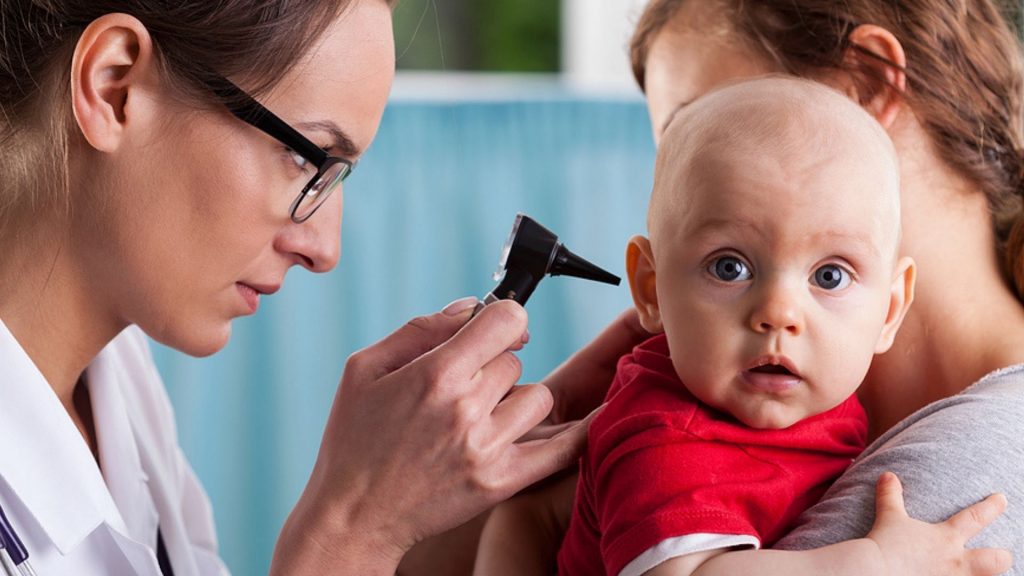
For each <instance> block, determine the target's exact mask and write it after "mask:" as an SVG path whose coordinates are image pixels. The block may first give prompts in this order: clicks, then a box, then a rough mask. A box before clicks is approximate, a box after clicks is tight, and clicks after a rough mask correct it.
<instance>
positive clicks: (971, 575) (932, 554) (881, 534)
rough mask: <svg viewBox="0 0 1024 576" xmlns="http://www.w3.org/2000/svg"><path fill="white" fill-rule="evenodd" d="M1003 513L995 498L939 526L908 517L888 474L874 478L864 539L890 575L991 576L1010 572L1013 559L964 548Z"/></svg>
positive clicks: (1007, 554) (892, 476)
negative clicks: (870, 522)
mask: <svg viewBox="0 0 1024 576" xmlns="http://www.w3.org/2000/svg"><path fill="white" fill-rule="evenodd" d="M1005 509H1006V497H1005V496H1003V495H1002V494H993V495H991V496H989V497H988V498H986V499H984V500H982V501H981V502H978V503H977V504H974V505H971V506H968V507H967V508H964V509H963V510H961V511H960V512H958V513H956V514H954V515H953V516H952V517H951V518H949V519H948V520H946V521H945V522H942V523H940V524H929V523H927V522H922V521H920V520H915V519H913V518H911V517H910V516H908V515H907V511H906V509H905V508H904V507H903V485H902V484H900V481H899V479H898V478H896V475H895V474H893V473H891V472H886V473H885V474H882V476H881V477H880V478H879V479H878V489H877V493H876V497H875V525H874V527H872V528H871V532H870V533H869V534H868V538H869V539H871V540H872V541H874V542H875V544H877V545H878V548H879V549H880V550H881V552H882V557H883V558H884V559H885V563H886V566H887V568H888V571H889V574H892V575H896V574H921V575H922V576H930V575H936V576H937V575H943V576H945V575H957V574H964V575H968V576H994V575H996V574H1002V573H1003V572H1006V571H1007V570H1009V569H1010V566H1011V565H1012V564H1013V556H1012V555H1011V554H1010V552H1009V551H1007V550H1003V549H1000V548H977V549H972V548H965V547H964V544H966V543H967V541H968V540H970V539H971V538H973V537H974V535H976V534H977V533H978V532H981V530H982V529H983V528H985V527H986V526H988V525H989V524H991V523H992V521H993V520H995V519H996V518H998V517H999V515H1000V514H1002V513H1003V511H1004V510H1005Z"/></svg>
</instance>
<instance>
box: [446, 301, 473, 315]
mask: <svg viewBox="0 0 1024 576" xmlns="http://www.w3.org/2000/svg"><path fill="white" fill-rule="evenodd" d="M476 303H477V299H476V297H475V296H466V297H465V298H459V299H458V300H456V301H454V302H452V303H451V304H449V305H447V306H445V307H444V309H443V310H441V312H442V313H443V314H444V315H445V316H458V315H460V314H462V313H464V312H466V311H468V310H472V309H473V308H476Z"/></svg>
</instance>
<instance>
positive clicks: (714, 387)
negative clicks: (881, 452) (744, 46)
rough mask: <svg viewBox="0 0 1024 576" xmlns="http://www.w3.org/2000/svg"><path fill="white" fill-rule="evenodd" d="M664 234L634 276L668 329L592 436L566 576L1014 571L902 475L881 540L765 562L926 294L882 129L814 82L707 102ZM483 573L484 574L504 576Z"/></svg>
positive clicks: (645, 319) (631, 368)
mask: <svg viewBox="0 0 1024 576" xmlns="http://www.w3.org/2000/svg"><path fill="white" fill-rule="evenodd" d="M647 224H648V231H649V237H648V238H645V237H635V238H633V239H632V240H631V241H630V243H629V246H628V249H627V253H626V268H627V274H628V277H629V281H630V288H631V290H632V294H633V300H634V302H635V305H636V308H637V310H638V311H639V315H640V319H641V322H642V324H643V326H644V328H646V329H647V330H648V331H649V332H651V333H655V334H657V336H655V337H653V338H651V339H650V340H648V341H647V342H645V343H644V344H641V345H640V346H638V347H637V348H636V349H635V350H634V351H633V353H632V354H630V355H628V356H626V357H624V358H623V359H622V360H621V361H620V363H619V366H618V372H617V375H616V379H615V381H614V382H613V383H612V386H611V389H610V390H609V392H608V403H607V406H606V407H605V409H604V410H603V412H602V413H601V414H599V415H598V416H597V417H596V419H595V420H594V421H593V423H592V424H591V426H590V431H589V445H588V447H587V450H586V453H585V455H584V457H583V458H582V460H581V465H580V478H579V483H578V486H577V492H576V501H575V504H574V511H573V516H572V519H571V521H570V523H569V530H568V533H567V535H566V538H565V541H564V542H563V544H562V549H561V551H560V553H559V557H558V572H559V574H560V575H562V576H573V575H586V576H594V575H599V574H609V575H616V574H617V575H620V576H636V575H640V574H672V575H675V576H678V575H687V574H722V575H727V574H728V575H732V574H776V573H778V574H781V575H785V576H795V575H798V574H821V573H824V572H825V568H826V567H827V569H828V571H829V573H832V574H851V575H852V574H873V575H874V574H892V575H893V576H895V575H902V574H910V573H919V574H924V573H942V574H994V573H996V572H998V568H999V567H997V566H994V565H992V566H988V567H984V568H983V567H980V566H979V565H978V563H976V562H971V561H970V555H971V554H972V553H973V552H972V551H969V550H966V549H964V548H963V543H964V541H965V540H966V538H967V537H970V536H972V535H973V532H971V531H970V530H965V531H964V532H969V533H967V534H966V535H965V537H964V538H963V539H960V540H957V539H956V538H948V537H945V536H946V535H948V533H950V531H951V530H955V529H957V528H959V527H960V526H961V524H962V522H961V520H962V518H958V517H960V516H962V515H963V514H964V513H963V512H962V513H961V514H958V515H957V516H955V517H954V518H953V519H951V520H949V521H947V522H946V523H944V524H938V525H931V524H926V523H923V522H918V521H915V520H912V519H910V518H909V517H907V516H906V513H905V512H903V509H902V499H901V492H900V491H899V488H898V486H899V484H898V480H896V479H895V477H893V476H892V475H886V476H883V478H882V479H881V480H880V482H879V486H880V492H879V494H880V496H879V502H878V516H877V518H876V525H875V529H874V530H873V531H872V533H871V534H869V535H868V538H863V539H859V540H852V541H848V542H842V543H839V544H836V545H833V546H829V547H825V548H821V549H818V550H812V551H807V552H777V551H761V550H758V549H759V548H761V547H767V546H770V545H771V544H773V543H774V542H775V541H776V540H777V539H778V538H780V537H781V536H782V535H784V534H785V533H786V532H787V531H788V530H790V529H791V528H792V527H793V524H794V522H795V520H796V518H797V516H798V515H799V514H800V513H801V512H802V511H803V510H804V509H806V508H807V507H809V506H810V505H812V504H814V503H815V502H816V501H817V500H818V499H819V498H820V496H821V495H822V493H823V492H824V490H825V489H826V488H827V487H828V486H829V485H830V484H831V483H832V481H833V480H835V479H836V477H838V476H839V475H840V474H841V473H842V472H843V470H844V469H845V468H846V467H847V466H848V465H849V464H850V462H851V460H852V459H853V458H854V457H855V456H856V455H857V454H858V453H860V451H861V450H862V449H863V448H864V444H865V439H866V429H867V424H866V417H865V414H864V411H863V409H862V407H861V406H860V404H859V403H858V401H857V399H856V396H854V392H855V390H856V389H857V387H858V385H859V384H860V382H861V381H862V380H863V378H864V376H865V374H866V373H867V370H868V366H869V365H870V363H871V359H872V357H873V355H874V354H880V353H883V352H885V351H886V350H888V349H889V347H890V346H891V345H892V342H893V338H894V337H895V335H896V332H897V330H898V329H899V326H900V323H901V322H902V320H903V317H904V315H905V314H906V312H907V309H908V308H909V306H910V303H911V300H912V299H913V291H914V274H915V269H914V263H913V262H912V261H911V260H910V259H909V258H906V257H900V256H899V253H898V248H899V239H900V206H899V169H898V166H897V161H896V157H895V152H894V150H893V147H892V143H891V142H890V141H889V139H888V136H887V135H886V134H885V132H884V131H883V130H882V128H881V127H880V126H879V125H878V123H877V122H875V121H874V119H872V118H871V117H870V116H869V115H868V114H867V113H866V112H865V111H864V110H863V109H861V108H860V107H859V106H857V105H856V104H854V103H853V102H852V101H851V100H850V99H848V98H846V97H845V96H844V95H842V94H840V93H838V92H835V91H833V90H831V89H829V88H826V87H824V86H823V85H821V84H818V83H814V82H809V81H803V80H797V79H784V78H763V79H758V80H754V81H749V82H744V83H741V84H735V85H732V86H728V87H726V88H723V89H720V90H717V91H715V92H712V93H709V94H708V95H706V96H704V97H702V98H700V99H698V100H697V101H695V102H693V103H691V104H689V105H687V106H685V107H684V108H683V109H682V110H681V111H679V112H678V113H677V116H676V118H675V119H674V120H673V121H672V123H671V125H670V126H669V128H668V130H667V131H666V132H665V134H664V137H663V141H662V144H661V147H660V149H659V151H658V159H657V165H656V168H655V178H654V190H653V194H652V197H651V201H650V208H649V213H648V223H647ZM990 504H991V503H990ZM976 506H979V505H976ZM998 508H999V504H996V505H995V506H990V508H989V509H990V510H998ZM968 510H970V509H968ZM990 515H991V514H990ZM991 519H992V518H990V517H986V519H985V520H984V521H983V522H981V523H980V524H981V525H983V524H987V522H990V521H991ZM958 522H960V524H957V523H958ZM981 525H979V526H976V527H973V528H971V530H973V531H975V532H976V531H977V530H980V528H981ZM498 534H500V527H499V528H497V529H496V528H495V527H494V526H491V525H489V526H488V527H487V530H486V531H485V533H484V538H485V541H486V540H487V539H493V538H495V537H496V535H498ZM486 561H487V560H486V559H484V560H483V561H481V560H479V559H478V564H477V568H478V570H477V573H479V574H488V575H491V574H499V573H501V572H502V570H500V569H495V568H494V566H493V565H492V566H490V567H488V566H486ZM992 570H995V571H992Z"/></svg>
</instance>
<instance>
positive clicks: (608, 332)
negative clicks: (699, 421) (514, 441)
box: [399, 308, 651, 576]
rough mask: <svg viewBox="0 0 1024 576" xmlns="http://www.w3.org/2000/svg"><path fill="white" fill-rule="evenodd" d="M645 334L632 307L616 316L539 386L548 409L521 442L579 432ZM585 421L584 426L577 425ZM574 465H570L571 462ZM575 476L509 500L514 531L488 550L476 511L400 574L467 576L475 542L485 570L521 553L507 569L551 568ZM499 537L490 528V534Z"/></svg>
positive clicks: (411, 557) (422, 547)
mask: <svg viewBox="0 0 1024 576" xmlns="http://www.w3.org/2000/svg"><path fill="white" fill-rule="evenodd" d="M650 337H651V334H650V333H648V332H647V331H646V330H644V329H643V327H641V326H640V320H639V318H638V316H637V313H636V310H634V309H633V308H630V309H629V310H627V311H625V312H623V313H622V314H620V315H619V316H618V317H617V318H616V319H615V320H613V321H612V322H611V323H610V324H609V325H608V326H607V327H606V328H605V329H604V330H603V331H602V332H601V333H600V334H598V336H597V337H596V338H594V340H593V341H591V342H590V343H589V344H587V345H586V346H584V347H583V348H581V349H580V350H579V351H577V352H576V353H575V354H573V355H572V356H571V357H570V358H569V359H568V360H566V361H565V362H564V363H563V364H562V365H561V366H559V367H558V368H556V369H555V370H554V371H553V372H551V374H550V375H548V376H547V377H546V378H544V380H542V381H541V384H542V385H544V386H545V387H547V388H548V389H549V390H550V391H551V394H552V396H553V398H554V408H553V409H552V410H551V413H550V414H549V415H548V417H547V418H545V419H544V421H543V422H542V423H541V424H539V425H537V426H536V427H534V428H533V429H531V430H530V431H529V432H528V433H527V434H526V435H525V436H523V438H521V439H520V441H524V442H526V441H533V440H537V439H542V438H547V437H550V436H552V435H554V434H558V433H560V432H562V431H564V430H567V429H573V428H574V427H578V426H579V425H580V419H582V418H584V417H586V416H587V415H588V414H591V413H592V412H593V410H594V409H595V408H597V407H598V406H599V405H600V404H601V402H602V400H604V397H605V394H606V393H607V391H608V386H609V385H610V384H611V382H612V378H613V377H614V375H615V367H616V365H617V364H618V362H619V358H620V357H622V355H624V354H626V353H628V352H629V351H630V350H632V349H633V347H634V346H636V345H637V344H639V343H641V342H643V341H644V340H646V339H648V338H650ZM588 423H589V421H586V422H583V425H584V426H586V425H587V424H588ZM572 464H575V460H574V461H573V462H572ZM575 479H576V474H575V471H574V467H572V468H570V469H568V470H565V471H563V472H562V473H561V474H556V475H555V476H554V477H552V478H550V479H548V480H547V481H544V482H541V483H539V484H537V485H534V486H532V487H531V488H530V490H529V491H528V492H527V493H525V494H520V495H519V496H517V497H516V498H515V501H514V502H511V503H509V504H508V505H506V506H503V509H504V511H503V512H501V514H502V515H503V516H507V517H510V518H513V519H514V520H515V521H514V522H512V523H511V524H510V525H511V526H512V528H510V530H509V531H510V532H511V534H510V535H509V539H508V540H505V541H504V542H503V543H500V544H499V546H497V547H494V549H492V550H490V551H488V550H485V548H487V547H490V546H491V544H492V542H487V543H484V544H481V543H480V535H481V534H480V533H481V529H482V528H483V526H484V523H485V522H487V521H488V519H487V515H486V514H482V515H480V516H479V517H477V518H475V519H474V520H473V521H472V522H469V523H466V524H464V525H463V526H460V527H459V528H457V529H455V530H451V531H449V532H447V533H445V534H442V535H440V536H437V537H434V538H431V539H429V540H427V541H425V542H422V543H420V544H419V545H417V546H416V547H415V548H414V549H413V550H412V551H411V552H410V553H409V554H407V555H406V557H405V558H404V559H403V561H402V565H401V567H400V569H399V574H400V575H401V576H461V575H465V574H470V573H472V572H473V565H474V561H476V555H477V548H478V545H479V546H480V549H481V554H483V555H484V556H486V557H487V558H489V559H490V560H488V561H485V562H484V565H489V566H494V565H496V564H495V563H494V562H491V560H498V561H499V562H501V561H504V560H506V559H512V558H513V556H515V555H516V554H517V553H518V552H519V551H522V552H523V554H522V556H521V557H520V558H517V559H515V561H514V562H509V563H508V564H507V566H509V567H512V566H514V567H515V569H517V570H523V571H522V573H523V574H529V573H531V572H529V571H528V570H526V569H525V565H524V562H527V563H528V562H530V561H531V560H539V561H540V562H542V563H544V566H550V565H552V564H553V563H554V559H555V553H556V552H557V550H558V544H559V543H560V542H561V541H562V536H563V534H564V532H565V524H567V523H568V520H569V515H570V513H571V512H572V499H573V496H572V495H573V492H574V491H575V487H576V480H575ZM496 522H498V521H496ZM499 523H500V522H499ZM531 523H532V526H530V525H531ZM527 526H529V528H527ZM499 532H500V531H496V530H494V529H493V528H492V529H491V533H492V534H497V533H499ZM490 540H495V539H494V538H491V539H490ZM484 573H486V572H484Z"/></svg>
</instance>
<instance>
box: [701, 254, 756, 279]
mask: <svg viewBox="0 0 1024 576" xmlns="http://www.w3.org/2000/svg"><path fill="white" fill-rule="evenodd" d="M708 272H709V273H710V274H711V275H712V276H714V277H715V278H718V279H719V280H722V281H723V282H741V281H743V280H749V279H750V268H748V267H747V265H746V264H744V263H743V261H742V260H740V259H739V258H736V257H735V256H722V257H721V258H718V259H717V260H715V261H714V262H712V263H711V265H710V266H708Z"/></svg>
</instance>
